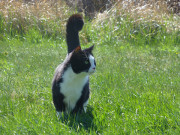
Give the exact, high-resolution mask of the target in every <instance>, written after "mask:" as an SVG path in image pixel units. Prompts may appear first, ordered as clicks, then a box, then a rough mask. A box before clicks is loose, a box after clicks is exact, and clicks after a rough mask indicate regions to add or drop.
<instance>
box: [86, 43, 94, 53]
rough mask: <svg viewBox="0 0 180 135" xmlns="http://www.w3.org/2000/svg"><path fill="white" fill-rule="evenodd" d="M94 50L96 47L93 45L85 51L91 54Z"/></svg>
mask: <svg viewBox="0 0 180 135" xmlns="http://www.w3.org/2000/svg"><path fill="white" fill-rule="evenodd" d="M93 48H94V45H92V46H91V47H89V48H86V49H85V51H86V52H89V53H92V50H93Z"/></svg>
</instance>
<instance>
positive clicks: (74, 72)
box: [52, 14, 96, 114]
mask: <svg viewBox="0 0 180 135" xmlns="http://www.w3.org/2000/svg"><path fill="white" fill-rule="evenodd" d="M83 25H84V22H83V19H82V17H81V15H79V14H74V15H72V16H71V17H70V18H69V19H68V21H67V25H66V41H67V46H68V54H67V56H66V58H65V60H64V62H63V63H62V64H60V65H59V66H58V67H57V68H56V71H55V75H54V78H53V82H52V95H53V103H54V106H55V108H56V111H57V113H58V114H61V112H70V113H78V112H82V111H83V110H84V111H86V106H87V104H88V99H89V94H90V89H89V75H90V74H92V73H94V72H95V69H96V63H95V59H94V56H93V54H92V50H93V48H94V46H91V47H89V48H87V49H84V50H81V47H80V42H79V35H78V33H79V31H80V30H81V29H82V27H83Z"/></svg>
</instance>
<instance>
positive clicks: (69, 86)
mask: <svg viewBox="0 0 180 135" xmlns="http://www.w3.org/2000/svg"><path fill="white" fill-rule="evenodd" d="M62 77H63V83H60V87H61V93H62V94H63V95H64V96H65V98H64V100H63V101H64V103H65V105H66V111H67V112H70V111H72V110H73V109H74V107H75V105H76V103H77V101H78V100H79V98H80V96H81V94H82V90H83V87H84V85H85V84H86V83H87V81H88V78H89V76H88V74H87V73H85V72H82V73H79V74H75V73H74V72H73V70H72V68H71V67H69V68H68V69H67V70H66V71H65V73H64V75H63V76H62Z"/></svg>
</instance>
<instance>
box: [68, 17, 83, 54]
mask: <svg viewBox="0 0 180 135" xmlns="http://www.w3.org/2000/svg"><path fill="white" fill-rule="evenodd" d="M83 25H84V22H83V19H82V16H81V15H79V14H74V15H72V16H71V17H70V18H69V19H68V21H67V25H66V42H67V45H68V53H70V52H72V51H73V50H74V49H75V48H76V47H78V46H80V42H79V31H80V30H81V29H82V27H83Z"/></svg>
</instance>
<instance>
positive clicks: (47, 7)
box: [0, 0, 180, 38]
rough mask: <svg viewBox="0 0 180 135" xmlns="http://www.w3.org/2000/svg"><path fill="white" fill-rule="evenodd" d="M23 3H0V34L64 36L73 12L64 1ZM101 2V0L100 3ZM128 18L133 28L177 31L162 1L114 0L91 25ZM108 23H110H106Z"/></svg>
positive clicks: (6, 0)
mask: <svg viewBox="0 0 180 135" xmlns="http://www.w3.org/2000/svg"><path fill="white" fill-rule="evenodd" d="M27 1H28V0H26V2H23V1H22V0H19V1H17V0H2V1H0V24H1V25H0V31H1V32H0V33H3V34H4V33H6V34H7V33H8V34H9V33H10V34H11V35H12V36H15V35H17V34H20V35H24V34H26V33H28V32H29V30H31V29H36V30H39V32H40V33H41V34H42V35H43V36H48V37H50V36H52V37H57V35H59V36H60V35H61V36H62V33H63V35H64V32H65V30H64V28H65V27H64V25H65V23H66V19H67V18H68V17H69V15H70V14H72V13H73V12H76V11H74V9H71V8H69V7H68V6H67V5H66V3H65V1H63V0H39V1H37V2H36V1H35V2H27ZM101 2H102V0H101ZM119 17H120V18H122V19H128V20H127V21H129V22H131V23H132V24H133V25H136V26H137V25H138V27H140V24H142V23H154V22H155V23H156V24H158V25H165V26H166V27H167V30H168V31H179V29H180V23H179V22H180V17H179V16H177V15H172V14H170V13H169V9H168V6H167V3H166V2H165V0H158V1H156V0H151V1H147V2H144V0H138V1H137V2H133V0H126V1H125V0H116V1H115V4H114V5H112V7H111V8H110V9H109V10H105V11H104V12H103V13H99V14H97V15H96V17H95V18H94V22H95V23H94V24H95V26H96V24H97V22H100V23H102V22H105V21H106V20H113V21H116V20H117V18H119ZM109 22H110V23H111V21H109ZM1 37H2V36H1V35H0V38H1Z"/></svg>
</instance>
